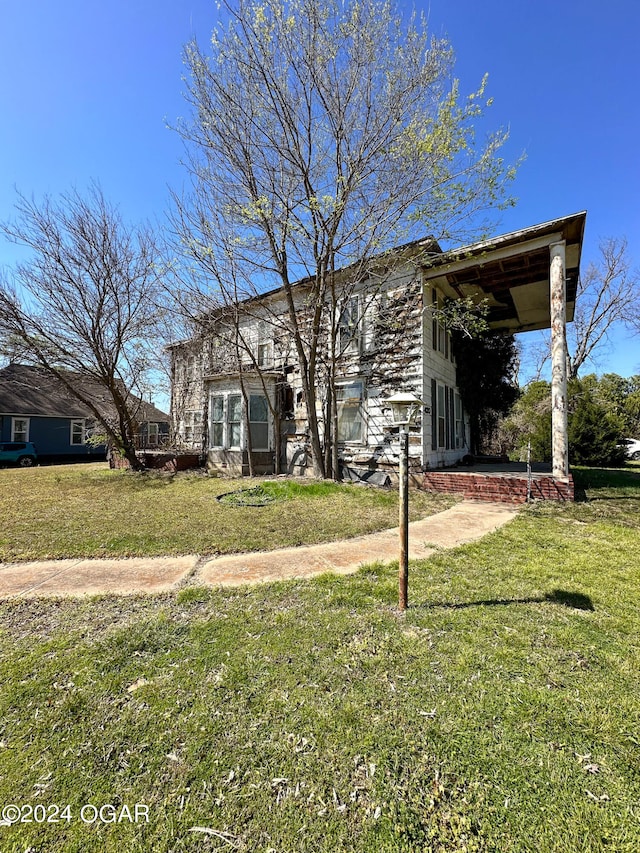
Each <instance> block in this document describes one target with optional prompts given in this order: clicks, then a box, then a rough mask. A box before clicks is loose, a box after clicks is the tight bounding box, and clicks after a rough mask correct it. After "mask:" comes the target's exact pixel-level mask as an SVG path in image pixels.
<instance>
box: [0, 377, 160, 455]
mask: <svg viewBox="0 0 640 853" xmlns="http://www.w3.org/2000/svg"><path fill="white" fill-rule="evenodd" d="M68 376H69V377H71V378H72V380H73V382H74V383H78V384H81V385H82V390H83V392H84V393H85V394H86V395H87V396H90V397H91V399H92V400H93V402H94V403H95V405H96V406H97V408H98V410H99V411H100V412H101V413H103V414H104V416H105V417H109V415H110V413H111V410H112V405H110V404H109V401H108V396H107V394H106V391H105V389H104V388H103V387H102V386H101V385H99V383H97V382H95V381H94V380H92V379H90V378H87V377H83V376H80V375H79V374H68ZM134 400H135V405H136V409H137V415H136V416H137V423H138V426H139V442H140V444H141V446H143V447H156V446H158V445H160V444H162V443H165V442H166V441H167V440H168V437H169V426H170V418H169V416H168V415H167V414H165V413H164V412H161V411H160V410H159V409H157V408H156V407H155V406H153V405H152V404H151V403H146V402H145V401H143V400H140V399H138V398H134ZM101 432H102V430H101V427H100V424H99V423H97V422H96V418H95V416H94V414H93V412H91V411H90V409H89V408H88V407H87V406H85V405H84V404H83V403H81V402H80V401H79V400H77V399H76V398H75V397H74V396H73V395H72V394H71V393H70V392H69V391H68V390H67V388H65V386H64V385H63V384H62V383H61V382H60V381H59V380H58V379H56V378H55V377H54V376H52V375H51V374H49V373H47V372H46V371H45V370H43V369H42V368H40V367H34V366H30V365H24V364H13V363H12V364H9V365H7V367H4V368H2V369H0V441H31V442H33V443H34V444H35V446H36V449H37V451H38V458H39V459H44V460H60V461H67V460H73V459H86V458H95V459H104V458H105V455H106V447H105V445H104V444H102V445H97V446H96V445H95V444H93V443H92V442H90V441H89V439H90V438H91V436H92V435H93V434H97V435H99V434H100V433H101Z"/></svg>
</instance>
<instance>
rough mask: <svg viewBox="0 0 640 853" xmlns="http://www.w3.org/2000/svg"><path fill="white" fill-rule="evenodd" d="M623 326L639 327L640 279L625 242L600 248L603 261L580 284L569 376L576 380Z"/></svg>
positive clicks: (570, 332)
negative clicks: (612, 333) (583, 368)
mask: <svg viewBox="0 0 640 853" xmlns="http://www.w3.org/2000/svg"><path fill="white" fill-rule="evenodd" d="M619 323H622V324H624V325H625V326H627V327H633V326H634V325H635V326H636V327H637V326H638V324H639V323H640V275H639V274H638V272H637V271H634V270H632V268H631V263H630V261H629V258H628V256H627V241H626V239H615V238H609V239H607V240H604V241H603V242H602V243H601V244H600V259H599V261H598V263H591V264H589V266H588V267H587V271H586V273H585V274H584V276H582V277H581V279H580V281H579V283H578V290H577V293H576V310H575V314H574V317H573V324H572V325H570V326H569V329H568V340H567V348H568V350H569V353H568V375H569V378H570V379H575V378H576V377H577V375H578V371H579V370H580V368H581V367H582V365H583V364H584V363H585V361H587V359H588V358H590V357H591V356H592V355H593V353H594V352H595V351H596V350H597V349H598V347H600V346H602V345H603V344H604V343H606V341H607V340H608V338H609V333H610V331H611V330H612V328H613V327H614V326H615V325H616V324H619Z"/></svg>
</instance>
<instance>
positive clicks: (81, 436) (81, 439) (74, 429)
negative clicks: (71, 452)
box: [71, 420, 86, 447]
mask: <svg viewBox="0 0 640 853" xmlns="http://www.w3.org/2000/svg"><path fill="white" fill-rule="evenodd" d="M85 441H86V430H85V426H84V420H76V421H71V444H72V446H73V447H77V446H79V445H81V444H84V443H85Z"/></svg>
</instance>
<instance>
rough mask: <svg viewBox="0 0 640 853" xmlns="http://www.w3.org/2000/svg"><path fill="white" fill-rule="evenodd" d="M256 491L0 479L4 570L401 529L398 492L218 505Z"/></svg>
mask: <svg viewBox="0 0 640 853" xmlns="http://www.w3.org/2000/svg"><path fill="white" fill-rule="evenodd" d="M247 485H248V483H247V480H246V479H245V480H228V479H216V478H213V477H207V476H202V475H201V474H196V473H193V474H188V473H185V474H180V475H178V476H170V475H165V474H158V473H148V474H131V473H130V472H127V471H111V470H109V467H108V466H107V465H106V463H92V464H84V465H64V466H62V465H58V466H48V467H42V468H27V469H22V468H19V469H16V468H5V469H2V470H0V519H2V524H1V525H0V562H1V561H4V562H11V561H16V562H17V561H24V560H33V559H44V558H61V557H136V556H146V555H175V554H206V555H211V554H225V553H233V552H238V551H259V550H264V549H271V548H279V547H285V546H289V545H300V544H311V543H315V542H326V541H330V540H335V539H342V538H347V537H350V536H356V535H358V534H360V533H369V532H372V531H374V530H382V529H384V528H387V527H394V526H396V525H397V523H398V496H397V492H396V493H395V494H394V492H393V491H391V490H388V491H387V490H382V489H375V488H363V487H362V486H355V485H352V486H350V485H343V486H341V485H337V484H335V483H331V482H321V483H318V482H299V481H293V480H285V479H283V478H276V479H271V480H268V481H266V482H264V483H263V485H262V487H261V488H262V492H263V495H262V497H265V496H266V497H267V498H271V499H273V500H271V502H269V503H267V504H266V505H264V506H257V507H256V506H237V505H233V504H232V503H231V504H230V503H221V502H219V501H218V500H217V498H218V497H219V496H220V495H223V494H225V493H227V492H233V491H236V490H239V489H243V488H246V487H247ZM249 485H251V484H249ZM452 503H453V500H452V499H451V498H449V497H445V496H442V495H441V496H433V495H427V494H425V493H422V494H420V495H417V496H416V498H415V499H414V500H413V501H412V507H411V509H412V517H413V518H418V517H422V516H425V515H430V514H432V513H434V512H438V511H440V510H441V509H444V508H445V507H447V506H450V505H451V504H452ZM1 849H2V848H0V850H1Z"/></svg>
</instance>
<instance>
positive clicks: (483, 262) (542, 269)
mask: <svg viewBox="0 0 640 853" xmlns="http://www.w3.org/2000/svg"><path fill="white" fill-rule="evenodd" d="M586 216H587V214H586V211H581V212H580V213H575V214H572V215H571V216H565V217H563V218H561V219H554V220H551V221H550V222H544V223H542V224H540V225H534V226H532V227H530V228H525V229H523V230H522V231H512V232H511V233H509V234H503V235H502V236H500V237H495V238H493V239H491V240H485V241H483V242H480V243H474V244H472V245H470V246H463V247H462V248H460V249H454V250H451V251H449V252H444V253H443V254H441V255H436V256H435V257H433V258H432V259H430V261H429V264H428V265H427V266H425V267H424V279H425V281H428V282H431V283H432V284H433V285H434V286H437V287H438V288H439V289H440V291H441V292H442V293H443V294H444V295H445V296H450V297H451V298H452V299H455V298H465V297H468V296H470V297H472V299H474V300H477V301H478V302H480V301H481V300H482V299H487V300H488V304H489V314H488V318H487V319H488V322H489V325H490V327H491V328H492V329H495V330H503V331H509V332H525V331H529V330H533V329H548V328H549V326H550V298H549V266H550V255H549V249H550V246H551V245H553V244H554V243H558V242H561V241H564V242H565V253H566V287H567V320H572V319H573V311H574V306H575V299H576V289H577V286H578V277H579V274H580V255H581V252H582V239H583V235H584V226H585V221H586Z"/></svg>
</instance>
